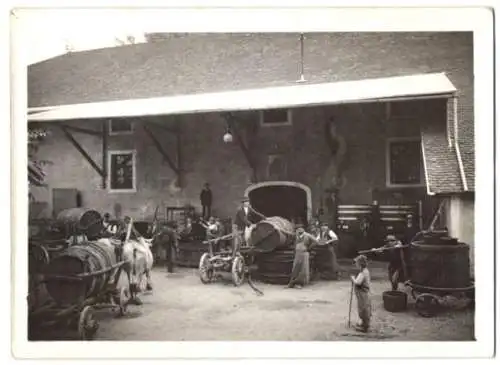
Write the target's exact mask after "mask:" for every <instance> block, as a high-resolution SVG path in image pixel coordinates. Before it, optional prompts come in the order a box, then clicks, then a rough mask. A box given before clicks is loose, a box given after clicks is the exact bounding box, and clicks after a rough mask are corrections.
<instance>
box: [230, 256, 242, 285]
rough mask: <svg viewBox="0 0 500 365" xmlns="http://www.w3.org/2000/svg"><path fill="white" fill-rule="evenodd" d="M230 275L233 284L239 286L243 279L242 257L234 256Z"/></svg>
mask: <svg viewBox="0 0 500 365" xmlns="http://www.w3.org/2000/svg"><path fill="white" fill-rule="evenodd" d="M231 277H232V279H233V284H234V285H235V286H240V285H241V284H242V283H243V280H245V261H244V260H243V257H241V256H236V257H235V258H234V259H233V265H232V267H231Z"/></svg>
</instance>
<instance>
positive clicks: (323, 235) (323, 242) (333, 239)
mask: <svg viewBox="0 0 500 365" xmlns="http://www.w3.org/2000/svg"><path fill="white" fill-rule="evenodd" d="M316 240H318V245H319V246H323V247H324V246H326V247H325V248H326V249H327V252H328V259H329V261H330V265H328V269H329V270H328V271H329V272H327V273H323V274H326V276H327V277H331V278H332V279H333V280H338V278H339V273H340V266H339V264H338V262H337V255H336V253H335V247H334V245H335V244H336V243H337V242H338V240H339V238H338V237H337V235H336V234H335V232H333V231H332V230H331V229H330V228H329V227H328V223H326V222H323V223H321V227H320V231H319V233H318V235H317V236H316ZM321 259H322V258H321V257H318V256H316V260H317V262H319V261H320V260H321Z"/></svg>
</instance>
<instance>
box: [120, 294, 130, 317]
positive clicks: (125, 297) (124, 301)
mask: <svg viewBox="0 0 500 365" xmlns="http://www.w3.org/2000/svg"><path fill="white" fill-rule="evenodd" d="M129 301H130V291H129V289H128V288H125V287H123V288H121V289H120V296H119V298H118V306H119V308H120V312H119V315H120V317H121V316H124V315H125V313H127V308H128V303H129Z"/></svg>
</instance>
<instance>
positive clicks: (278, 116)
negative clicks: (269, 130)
mask: <svg viewBox="0 0 500 365" xmlns="http://www.w3.org/2000/svg"><path fill="white" fill-rule="evenodd" d="M260 125H261V126H263V127H276V126H283V125H292V111H291V110H289V109H269V110H262V111H261V112H260Z"/></svg>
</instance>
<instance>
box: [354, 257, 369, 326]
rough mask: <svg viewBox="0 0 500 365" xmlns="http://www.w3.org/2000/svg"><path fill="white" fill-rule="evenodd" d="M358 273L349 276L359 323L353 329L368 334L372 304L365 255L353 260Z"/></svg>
mask: <svg viewBox="0 0 500 365" xmlns="http://www.w3.org/2000/svg"><path fill="white" fill-rule="evenodd" d="M354 263H355V265H356V267H357V268H358V269H359V273H358V275H357V276H356V277H354V276H351V281H352V284H353V286H354V293H355V295H356V301H357V303H358V315H359V318H360V320H361V323H359V324H358V325H356V327H355V329H356V331H358V332H368V330H369V328H370V319H371V316H372V304H371V299H370V285H371V281H370V272H369V271H368V267H367V266H368V263H367V258H366V256H365V255H359V256H358V257H356V258H355V259H354Z"/></svg>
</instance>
